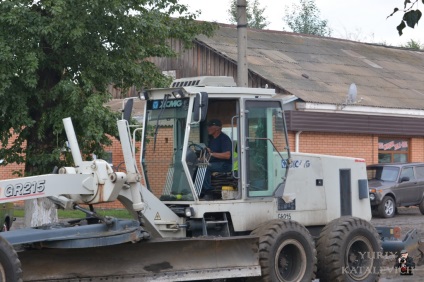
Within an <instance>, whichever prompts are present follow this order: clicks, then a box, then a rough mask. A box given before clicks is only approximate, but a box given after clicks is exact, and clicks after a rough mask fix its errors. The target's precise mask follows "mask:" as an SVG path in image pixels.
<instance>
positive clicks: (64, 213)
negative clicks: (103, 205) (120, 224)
mask: <svg viewBox="0 0 424 282" xmlns="http://www.w3.org/2000/svg"><path fill="white" fill-rule="evenodd" d="M96 212H97V213H98V214H99V215H103V216H106V215H108V216H112V217H116V218H132V217H131V215H130V213H129V212H128V211H127V210H118V209H98V210H96ZM57 214H58V217H59V218H84V217H85V213H83V212H81V211H77V210H58V211H57ZM13 215H14V217H24V216H25V210H24V209H20V208H15V210H14V212H13Z"/></svg>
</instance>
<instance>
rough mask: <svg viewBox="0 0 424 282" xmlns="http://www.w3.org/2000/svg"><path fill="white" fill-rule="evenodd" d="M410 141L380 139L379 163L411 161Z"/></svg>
mask: <svg viewBox="0 0 424 282" xmlns="http://www.w3.org/2000/svg"><path fill="white" fill-rule="evenodd" d="M408 148H409V141H408V140H405V139H387V138H385V139H382V138H379V139H378V163H406V162H408V161H409V149H408Z"/></svg>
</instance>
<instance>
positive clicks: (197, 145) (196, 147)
mask: <svg viewBox="0 0 424 282" xmlns="http://www.w3.org/2000/svg"><path fill="white" fill-rule="evenodd" d="M188 147H189V148H190V149H193V150H194V151H195V152H196V153H197V152H201V151H202V150H204V149H205V148H204V147H202V146H200V145H199V144H196V143H191V144H190V145H188Z"/></svg>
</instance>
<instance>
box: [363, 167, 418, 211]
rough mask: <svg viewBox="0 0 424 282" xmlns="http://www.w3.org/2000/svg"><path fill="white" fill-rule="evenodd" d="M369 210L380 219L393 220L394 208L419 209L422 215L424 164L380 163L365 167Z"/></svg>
mask: <svg viewBox="0 0 424 282" xmlns="http://www.w3.org/2000/svg"><path fill="white" fill-rule="evenodd" d="M367 174H368V187H369V190H370V201H371V207H372V208H373V209H374V210H376V211H377V213H378V215H379V216H381V217H393V216H394V215H395V212H396V208H397V207H409V206H419V208H420V211H421V213H422V214H424V201H423V195H424V163H384V164H374V165H369V166H367Z"/></svg>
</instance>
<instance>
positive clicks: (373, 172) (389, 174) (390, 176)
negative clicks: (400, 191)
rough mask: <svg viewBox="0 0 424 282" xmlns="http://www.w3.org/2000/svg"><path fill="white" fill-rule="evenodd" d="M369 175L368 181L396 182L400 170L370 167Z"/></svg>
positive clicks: (390, 167) (396, 168)
mask: <svg viewBox="0 0 424 282" xmlns="http://www.w3.org/2000/svg"><path fill="white" fill-rule="evenodd" d="M367 175H368V180H371V179H376V180H383V181H396V179H397V177H398V175H399V168H398V167H392V166H377V167H368V168H367Z"/></svg>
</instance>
